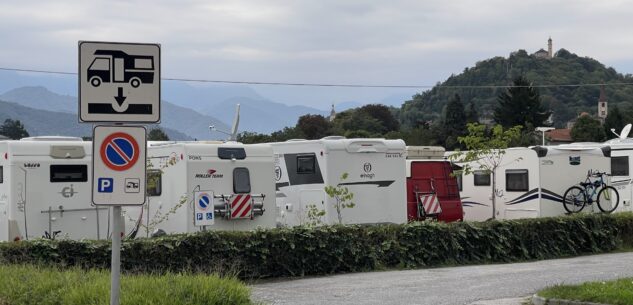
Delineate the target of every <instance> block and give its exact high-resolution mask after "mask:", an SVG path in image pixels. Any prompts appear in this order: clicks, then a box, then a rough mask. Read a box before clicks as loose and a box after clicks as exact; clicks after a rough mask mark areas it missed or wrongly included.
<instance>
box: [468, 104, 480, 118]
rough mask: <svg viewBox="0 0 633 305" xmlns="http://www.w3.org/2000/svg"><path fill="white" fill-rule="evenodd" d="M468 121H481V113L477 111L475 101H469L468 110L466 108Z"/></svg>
mask: <svg viewBox="0 0 633 305" xmlns="http://www.w3.org/2000/svg"><path fill="white" fill-rule="evenodd" d="M466 123H479V113H478V112H477V109H476V106H475V102H470V103H468V110H466Z"/></svg>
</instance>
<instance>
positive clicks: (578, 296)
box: [537, 278, 633, 305]
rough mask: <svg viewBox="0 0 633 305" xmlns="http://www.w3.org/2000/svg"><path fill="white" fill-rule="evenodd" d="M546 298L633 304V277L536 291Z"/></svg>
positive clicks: (621, 304) (615, 304)
mask: <svg viewBox="0 0 633 305" xmlns="http://www.w3.org/2000/svg"><path fill="white" fill-rule="evenodd" d="M537 294H538V295H539V296H541V297H544V298H548V299H550V298H551V299H565V300H576V301H583V302H595V303H603V304H611V305H630V304H633V278H623V279H619V280H614V281H604V282H588V283H584V284H580V285H557V286H553V287H550V288H547V289H544V290H541V291H539V292H538V293H537Z"/></svg>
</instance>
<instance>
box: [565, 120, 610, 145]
mask: <svg viewBox="0 0 633 305" xmlns="http://www.w3.org/2000/svg"><path fill="white" fill-rule="evenodd" d="M606 137H607V135H606V134H605V133H604V128H602V126H600V121H598V120H596V119H594V118H592V117H590V116H589V115H583V116H580V117H579V118H578V119H577V120H576V124H574V127H573V128H572V129H571V139H572V140H574V141H575V142H602V141H604V140H605V139H606Z"/></svg>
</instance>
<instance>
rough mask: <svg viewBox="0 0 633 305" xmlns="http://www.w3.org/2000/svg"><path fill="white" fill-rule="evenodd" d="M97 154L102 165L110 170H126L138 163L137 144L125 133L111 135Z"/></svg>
mask: <svg viewBox="0 0 633 305" xmlns="http://www.w3.org/2000/svg"><path fill="white" fill-rule="evenodd" d="M99 153H100V154H101V159H102V160H103V163H104V164H105V165H106V166H107V167H109V168H110V169H113V170H115V171H124V170H128V169H129V168H130V167H132V166H134V164H136V161H138V155H139V152H138V143H136V140H134V138H133V137H132V136H130V135H129V134H127V133H123V132H117V133H113V134H111V135H109V136H107V137H106V138H105V140H104V141H103V142H102V143H101V149H100V150H99Z"/></svg>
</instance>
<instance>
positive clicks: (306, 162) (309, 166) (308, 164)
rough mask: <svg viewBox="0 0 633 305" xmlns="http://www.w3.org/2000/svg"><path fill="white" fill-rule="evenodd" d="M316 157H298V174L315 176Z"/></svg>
mask: <svg viewBox="0 0 633 305" xmlns="http://www.w3.org/2000/svg"><path fill="white" fill-rule="evenodd" d="M315 158H316V157H315V156H314V155H309V156H297V174H314V167H315V166H314V164H315V162H316V160H315Z"/></svg>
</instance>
